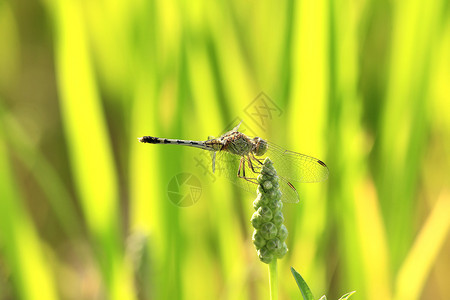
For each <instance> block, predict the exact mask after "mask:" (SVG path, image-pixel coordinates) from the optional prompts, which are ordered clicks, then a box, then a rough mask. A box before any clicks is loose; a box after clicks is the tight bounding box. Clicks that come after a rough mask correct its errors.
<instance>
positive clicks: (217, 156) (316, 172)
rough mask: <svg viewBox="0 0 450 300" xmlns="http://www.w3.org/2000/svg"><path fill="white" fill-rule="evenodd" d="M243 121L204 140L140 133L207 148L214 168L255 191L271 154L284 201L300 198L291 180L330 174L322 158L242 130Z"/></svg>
mask: <svg viewBox="0 0 450 300" xmlns="http://www.w3.org/2000/svg"><path fill="white" fill-rule="evenodd" d="M241 123H242V121H241V122H240V123H239V124H238V125H237V126H236V127H234V128H233V129H232V130H230V131H228V132H226V133H225V134H223V135H222V136H220V137H218V138H214V137H208V140H205V141H192V140H179V139H168V138H159V137H153V136H143V137H139V138H138V140H139V142H141V143H149V144H164V145H181V146H188V147H195V148H199V149H202V150H207V151H209V152H210V154H211V161H210V163H211V168H212V172H213V173H214V172H215V171H216V170H217V171H218V173H219V175H221V176H223V177H225V178H227V179H228V180H229V181H231V182H232V183H234V184H236V185H238V186H239V187H241V188H242V189H244V190H245V191H248V192H250V193H255V191H256V185H257V184H258V182H257V180H256V178H257V176H258V175H259V174H260V172H261V168H262V165H263V161H264V159H265V158H266V157H269V158H270V160H271V161H272V162H273V164H274V167H275V169H276V170H277V176H278V177H279V179H280V190H281V193H282V201H283V202H285V203H297V202H299V200H300V197H299V194H298V191H297V189H296V188H295V186H294V184H293V183H292V182H297V183H312V182H321V181H324V180H326V179H327V178H328V174H329V171H328V167H327V165H326V164H325V163H324V162H323V161H321V160H320V159H317V158H314V157H311V156H308V155H305V154H301V153H297V152H293V151H289V150H286V149H284V148H282V147H281V146H278V145H276V144H274V143H272V142H269V141H267V140H265V139H262V138H260V137H251V136H248V135H246V134H244V133H242V132H239V126H240V125H241Z"/></svg>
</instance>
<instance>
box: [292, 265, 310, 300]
mask: <svg viewBox="0 0 450 300" xmlns="http://www.w3.org/2000/svg"><path fill="white" fill-rule="evenodd" d="M291 272H292V275H294V278H295V281H296V282H297V285H298V288H299V289H300V292H302V296H303V299H305V300H314V296H313V294H312V292H311V290H310V289H309V287H308V285H307V284H306V282H305V280H303V278H302V276H300V274H299V273H298V272H297V271H295V269H294V268H293V267H291Z"/></svg>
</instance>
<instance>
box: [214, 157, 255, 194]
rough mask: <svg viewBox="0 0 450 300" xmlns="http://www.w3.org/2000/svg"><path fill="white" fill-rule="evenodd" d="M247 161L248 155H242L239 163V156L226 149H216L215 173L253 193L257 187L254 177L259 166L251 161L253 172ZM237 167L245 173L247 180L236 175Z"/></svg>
mask: <svg viewBox="0 0 450 300" xmlns="http://www.w3.org/2000/svg"><path fill="white" fill-rule="evenodd" d="M248 161H249V158H248V157H243V163H242V165H241V156H239V155H235V154H231V153H229V152H227V151H218V152H216V174H217V175H219V176H220V177H224V178H226V179H227V180H228V181H230V182H232V183H233V184H235V185H237V186H238V187H240V188H242V189H243V190H245V191H247V192H249V193H252V194H253V195H255V193H256V188H257V184H256V183H255V182H256V177H258V175H259V170H260V167H258V164H257V162H252V166H253V170H254V171H255V172H256V173H254V172H253V170H252V168H251V167H250V164H249V163H248ZM239 168H241V172H240V174H241V175H243V174H245V177H246V178H247V179H248V180H246V179H244V178H242V177H239V176H238V171H239ZM252 181H253V182H252Z"/></svg>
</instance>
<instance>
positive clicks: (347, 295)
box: [339, 291, 356, 300]
mask: <svg viewBox="0 0 450 300" xmlns="http://www.w3.org/2000/svg"><path fill="white" fill-rule="evenodd" d="M354 293H356V291H353V292H350V293H347V294H344V295H343V296H342V297H341V298H339V300H346V299H348V298H350V296H351V295H353V294H354Z"/></svg>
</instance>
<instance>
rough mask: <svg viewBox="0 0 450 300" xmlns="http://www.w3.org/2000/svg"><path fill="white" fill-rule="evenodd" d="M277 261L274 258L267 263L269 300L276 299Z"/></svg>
mask: <svg viewBox="0 0 450 300" xmlns="http://www.w3.org/2000/svg"><path fill="white" fill-rule="evenodd" d="M277 261H278V259H276V258H274V259H273V260H272V262H270V263H269V285H270V300H277V299H278V280H277Z"/></svg>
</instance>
